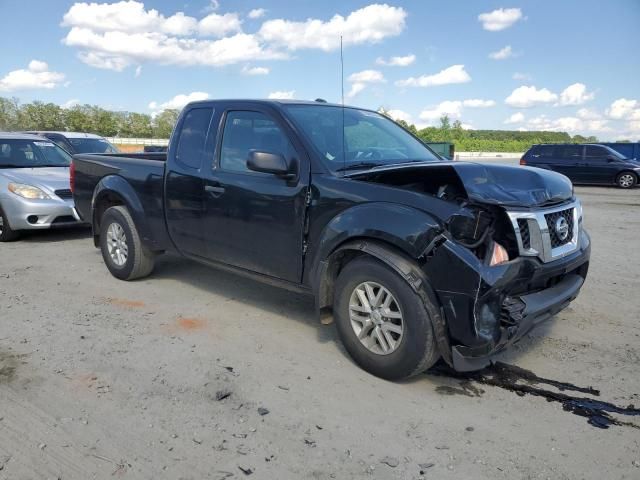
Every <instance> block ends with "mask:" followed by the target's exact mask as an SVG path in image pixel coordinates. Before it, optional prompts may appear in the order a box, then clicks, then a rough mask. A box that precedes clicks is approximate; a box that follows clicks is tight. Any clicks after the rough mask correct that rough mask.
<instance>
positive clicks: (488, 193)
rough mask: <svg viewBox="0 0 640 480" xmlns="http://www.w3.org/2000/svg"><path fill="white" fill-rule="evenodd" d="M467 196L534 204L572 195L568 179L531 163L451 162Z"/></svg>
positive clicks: (486, 201)
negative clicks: (517, 165)
mask: <svg viewBox="0 0 640 480" xmlns="http://www.w3.org/2000/svg"><path fill="white" fill-rule="evenodd" d="M450 165H452V166H453V168H454V169H455V171H456V173H457V174H458V175H459V176H460V179H461V180H462V183H463V185H464V188H465V190H466V191H467V195H468V196H469V199H470V200H474V201H477V202H483V203H491V204H496V205H506V206H522V207H537V206H542V205H548V204H552V203H559V202H562V201H564V200H569V199H570V198H571V197H573V185H572V184H571V181H570V180H569V179H568V178H567V177H565V176H564V175H561V174H559V173H557V172H552V171H550V170H544V169H542V168H534V167H515V166H510V165H489V164H480V163H466V162H464V163H463V162H452V163H451V164H450Z"/></svg>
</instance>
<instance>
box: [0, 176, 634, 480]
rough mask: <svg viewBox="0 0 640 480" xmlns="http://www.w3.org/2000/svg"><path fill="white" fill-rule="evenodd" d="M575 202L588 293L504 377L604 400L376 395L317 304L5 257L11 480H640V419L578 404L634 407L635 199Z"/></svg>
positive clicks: (67, 257) (505, 393)
mask: <svg viewBox="0 0 640 480" xmlns="http://www.w3.org/2000/svg"><path fill="white" fill-rule="evenodd" d="M576 190H577V193H578V194H579V195H580V197H581V198H582V200H583V203H584V208H585V214H586V225H587V227H588V228H589V231H590V233H591V235H592V240H593V256H592V262H591V270H590V275H589V278H588V281H587V283H586V285H585V287H584V289H583V291H582V294H581V296H580V297H579V298H578V299H577V300H576V301H575V302H574V303H573V304H572V305H571V306H570V308H568V309H567V310H565V311H563V312H562V313H561V314H560V315H558V316H557V317H556V318H555V319H554V320H553V321H552V322H551V323H548V324H547V325H545V326H544V327H541V328H540V329H539V330H537V331H534V332H533V333H532V334H531V335H529V336H528V337H526V338H525V339H524V340H523V341H522V343H521V344H520V345H518V346H517V348H514V349H513V350H511V351H510V352H509V353H507V354H505V355H503V356H502V358H501V360H502V361H503V362H506V363H508V364H511V365H517V366H519V367H522V368H524V369H527V370H530V371H532V372H534V373H535V374H536V375H538V376H540V377H544V378H547V379H552V380H557V381H562V382H570V383H571V384H574V385H577V386H581V387H590V386H591V387H593V388H595V389H598V390H600V392H601V394H600V396H599V397H597V396H595V395H594V394H593V392H591V393H589V392H586V393H583V392H579V391H575V390H574V391H572V390H565V391H564V392H560V390H558V389H557V388H555V387H554V386H553V385H550V384H548V383H544V382H542V383H541V382H539V381H538V382H535V381H533V380H535V379H533V380H531V381H530V382H526V381H523V380H519V381H515V380H514V379H513V378H511V377H513V375H507V376H508V377H509V378H507V379H506V383H505V385H504V386H503V387H499V386H494V385H492V384H491V383H499V382H492V381H486V380H487V378H485V377H475V379H474V378H471V379H460V378H453V377H451V376H447V375H446V374H443V373H439V374H434V373H433V372H432V373H428V374H424V375H421V376H419V377H417V378H415V379H413V380H411V381H407V382H402V383H392V382H387V381H383V380H380V379H377V378H375V377H372V376H371V375H369V374H367V373H365V372H364V371H362V370H361V369H359V368H358V367H357V366H355V365H354V364H353V363H352V362H351V360H350V359H349V358H348V356H347V355H346V353H345V351H344V350H343V348H342V347H341V345H340V344H339V342H338V340H337V338H336V333H335V328H334V326H333V325H320V324H319V323H316V320H315V318H314V312H313V304H312V301H311V299H309V298H306V297H304V296H300V295H296V294H292V293H288V292H285V291H280V290H277V289H275V288H271V287H269V286H265V285H262V284H258V283H255V282H253V281H250V280H247V279H243V278H239V277H236V276H234V275H231V274H227V273H222V272H219V271H216V270H211V269H208V268H205V267H202V266H199V265H196V264H194V263H191V262H189V261H185V260H182V259H179V258H175V257H163V258H162V259H161V260H160V261H159V262H158V265H157V268H156V271H155V273H154V274H153V275H152V276H151V277H150V278H148V279H145V280H142V281H137V282H132V283H126V282H122V281H119V280H116V279H115V278H113V277H111V276H110V275H109V273H108V271H107V269H106V268H105V267H104V265H103V263H102V258H101V256H100V253H99V251H98V250H96V249H94V248H93V246H92V242H91V240H90V238H89V236H88V233H87V232H85V231H67V232H49V233H38V234H30V235H28V236H26V238H25V239H23V240H22V241H19V242H16V243H11V244H2V245H0V479H11V480H15V479H46V478H61V479H65V480H66V479H83V480H84V479H91V478H105V479H106V478H125V479H126V478H131V479H133V478H136V479H137V478H141V479H147V478H148V479H161V478H167V479H205V478H207V479H208V478H213V479H216V478H220V479H223V478H234V479H238V478H245V477H249V478H256V479H301V478H312V479H328V478H337V479H350V478H375V479H418V478H426V479H429V478H432V479H436V478H437V479H460V478H469V479H471V478H473V479H483V478H487V479H515V478H527V479H528V478H535V479H537V478H542V479H546V478H549V479H565V478H566V479H583V478H589V479H591V478H593V479H601V478H607V479H622V478H626V479H638V478H640V429H638V427H637V425H640V417H638V416H636V417H634V416H629V415H620V414H617V413H611V414H610V418H611V419H614V420H615V421H617V422H618V423H631V424H635V425H636V426H635V427H634V426H632V425H616V424H613V425H611V426H610V427H609V428H608V429H602V428H596V427H595V426H593V425H591V424H589V423H588V418H586V417H584V416H580V415H576V414H575V413H578V414H580V413H583V414H584V410H583V409H581V408H582V406H584V403H580V402H578V403H576V402H572V401H570V398H571V397H578V398H580V397H585V398H592V399H596V400H601V401H604V402H610V403H613V404H615V405H618V406H621V407H626V406H628V405H630V404H635V405H636V406H638V405H640V395H639V394H640V374H639V365H640V329H639V328H638V327H639V322H640V274H639V273H638V271H639V270H638V265H640V248H639V246H640V245H639V244H638V239H639V237H640V189H636V190H635V191H632V192H629V191H621V190H617V189H614V188H599V187H580V188H577V189H576ZM436 373H437V372H436ZM489 376H491V375H489ZM492 378H493V377H492ZM483 379H484V380H485V381H484V382H483ZM518 386H520V387H518ZM523 386H524V387H523ZM560 386H562V385H560ZM513 390H520V392H519V393H520V394H517V392H514V391H513ZM541 392H542V393H541ZM545 392H556V393H557V392H559V393H562V394H564V395H567V396H568V397H567V398H569V400H567V399H565V400H566V401H565V402H564V404H563V403H558V402H551V401H547V399H545V398H544V396H545V395H546V396H549V394H548V393H545ZM530 393H538V394H541V395H543V396H540V395H535V394H534V395H531V394H530ZM558 398H564V397H561V396H557V397H556V399H558ZM571 410H573V413H572V411H571ZM603 418H605V417H595V418H594V419H592V422H594V423H597V422H598V421H599V420H602V419H603ZM607 421H608V420H607V419H606V418H605V423H606V422H607Z"/></svg>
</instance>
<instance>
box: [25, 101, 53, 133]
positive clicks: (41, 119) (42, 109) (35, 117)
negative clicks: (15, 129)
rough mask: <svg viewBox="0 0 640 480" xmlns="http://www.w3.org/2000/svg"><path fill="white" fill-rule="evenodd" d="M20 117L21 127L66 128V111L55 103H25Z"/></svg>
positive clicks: (38, 128) (26, 128)
mask: <svg viewBox="0 0 640 480" xmlns="http://www.w3.org/2000/svg"><path fill="white" fill-rule="evenodd" d="M18 118H19V123H20V127H19V128H20V129H24V130H64V128H65V124H64V112H63V110H62V108H61V107H59V106H58V105H56V104H54V103H43V102H38V101H36V102H33V103H28V104H26V105H23V106H22V107H21V108H20V110H19V112H18Z"/></svg>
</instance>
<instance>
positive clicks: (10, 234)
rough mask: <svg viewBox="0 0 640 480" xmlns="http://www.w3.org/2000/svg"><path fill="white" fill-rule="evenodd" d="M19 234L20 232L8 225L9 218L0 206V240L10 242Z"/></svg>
mask: <svg viewBox="0 0 640 480" xmlns="http://www.w3.org/2000/svg"><path fill="white" fill-rule="evenodd" d="M19 236H20V233H19V232H17V231H15V230H13V229H12V228H11V225H9V220H8V219H7V216H6V215H5V214H4V212H3V211H2V209H1V208H0V242H12V241H13V240H16V239H17V238H18V237H19Z"/></svg>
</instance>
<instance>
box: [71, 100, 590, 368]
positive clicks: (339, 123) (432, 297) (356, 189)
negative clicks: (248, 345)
mask: <svg viewBox="0 0 640 480" xmlns="http://www.w3.org/2000/svg"><path fill="white" fill-rule="evenodd" d="M154 155H155V157H154ZM154 158H155V159H154ZM71 185H72V189H73V191H74V200H75V202H76V207H77V209H78V212H79V215H80V216H81V218H83V219H84V220H85V221H86V222H91V223H92V225H93V234H94V244H95V246H96V247H100V248H101V250H102V257H103V259H104V262H105V264H106V266H107V268H108V269H109V271H110V272H111V273H112V275H114V276H115V277H117V278H120V279H123V280H132V279H135V278H140V277H144V276H145V275H148V274H150V273H151V271H152V270H153V266H154V261H155V257H156V256H157V255H158V254H160V253H162V252H174V253H180V254H182V255H184V256H185V257H187V258H190V259H193V260H196V261H199V262H201V263H204V264H207V265H211V266H217V267H220V268H224V269H227V270H231V271H234V272H236V273H239V274H243V275H249V276H252V277H253V278H256V279H259V280H261V281H264V282H267V283H270V284H274V285H278V286H280V287H284V288H289V289H292V290H296V291H300V292H305V293H308V294H311V295H314V296H315V298H316V307H317V310H318V312H319V313H320V312H323V314H324V312H326V313H329V311H331V310H332V312H333V318H334V319H335V321H336V324H337V328H338V332H339V334H340V338H341V339H342V341H343V343H344V345H345V346H346V349H347V350H348V352H349V353H350V354H351V355H352V357H353V358H354V359H355V361H356V362H357V363H358V364H359V365H361V366H362V367H363V368H365V369H366V370H368V371H369V372H371V373H373V374H375V375H378V376H381V377H384V378H390V379H397V378H403V377H407V376H410V375H415V374H418V373H421V372H422V371H424V370H425V369H427V368H429V367H430V366H431V365H433V364H434V362H436V361H437V359H438V358H439V357H440V356H442V357H443V358H444V359H445V361H446V362H447V363H449V364H450V365H453V366H454V367H455V368H456V369H458V370H473V369H478V368H482V367H484V366H486V365H487V364H488V363H489V362H490V359H491V357H492V355H494V354H496V353H497V352H500V351H501V350H503V349H504V348H506V347H507V346H509V345H511V344H512V343H514V342H516V341H517V340H518V339H519V338H521V337H522V336H523V335H526V333H527V332H529V331H530V330H531V329H532V328H534V327H535V326H536V325H538V324H539V323H541V322H543V321H545V320H548V319H549V318H551V317H552V316H553V315H555V314H556V313H558V312H559V311H560V310H562V309H563V308H565V307H566V306H567V305H568V304H569V303H570V302H571V301H572V300H573V299H575V298H576V296H577V295H578V293H579V291H580V288H581V287H582V285H583V283H584V281H585V278H586V275H587V270H588V267H589V255H590V240H589V236H588V235H587V233H586V231H585V229H584V228H583V224H582V208H581V206H580V202H579V200H578V199H577V198H575V196H574V194H573V187H572V185H571V182H570V181H569V180H568V179H567V178H565V177H563V176H562V175H558V174H556V173H553V172H548V171H544V170H540V169H523V168H518V167H512V166H507V165H481V164H474V163H466V162H450V161H444V160H443V159H442V158H441V157H439V156H438V155H436V154H435V153H434V152H433V151H432V150H430V149H429V148H427V147H426V146H425V145H424V144H423V143H422V142H421V141H420V140H419V139H418V138H416V137H415V136H413V135H411V134H410V133H409V132H407V131H406V130H404V129H403V128H401V127H400V126H398V125H397V124H396V123H395V122H393V121H392V120H390V119H388V118H387V117H384V116H382V115H380V114H379V113H377V112H374V111H369V110H362V109H357V108H345V107H341V106H339V105H331V104H327V103H321V102H295V101H291V102H286V101H249V100H247V101H241V100H229V101H224V100H218V101H206V102H198V103H192V104H189V105H187V106H186V107H185V108H184V110H183V111H182V113H181V115H180V118H179V119H178V122H177V125H176V130H175V132H174V133H173V134H172V136H171V142H170V145H169V152H168V154H161V153H155V154H154V153H146V154H139V155H131V156H127V155H123V154H119V155H74V157H73V167H72V184H71Z"/></svg>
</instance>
